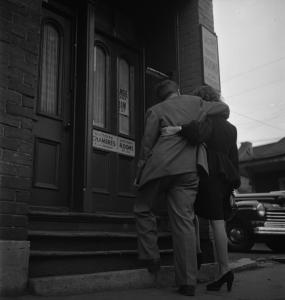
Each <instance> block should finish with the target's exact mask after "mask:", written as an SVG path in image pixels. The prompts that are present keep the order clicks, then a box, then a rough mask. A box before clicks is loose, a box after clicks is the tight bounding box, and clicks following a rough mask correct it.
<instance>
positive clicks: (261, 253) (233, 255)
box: [229, 243, 283, 261]
mask: <svg viewBox="0 0 285 300" xmlns="http://www.w3.org/2000/svg"><path fill="white" fill-rule="evenodd" d="M280 255H281V256H283V255H282V254H280V253H276V252H273V251H272V250H271V249H269V248H268V247H267V246H266V245H265V244H263V243H257V244H255V245H254V246H253V248H252V249H251V250H250V251H248V252H230V253H229V256H230V260H232V261H233V260H238V259H240V258H243V257H248V258H251V259H253V260H256V259H257V260H258V259H262V258H265V259H270V258H272V257H278V256H280Z"/></svg>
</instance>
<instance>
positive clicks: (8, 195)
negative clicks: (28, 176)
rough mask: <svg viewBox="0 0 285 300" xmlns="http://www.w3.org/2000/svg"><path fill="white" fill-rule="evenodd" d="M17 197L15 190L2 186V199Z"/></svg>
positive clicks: (0, 190) (0, 191) (11, 199)
mask: <svg viewBox="0 0 285 300" xmlns="http://www.w3.org/2000/svg"><path fill="white" fill-rule="evenodd" d="M15 197H16V194H15V191H14V190H10V189H5V188H2V187H1V188H0V199H1V200H8V201H14V200H15Z"/></svg>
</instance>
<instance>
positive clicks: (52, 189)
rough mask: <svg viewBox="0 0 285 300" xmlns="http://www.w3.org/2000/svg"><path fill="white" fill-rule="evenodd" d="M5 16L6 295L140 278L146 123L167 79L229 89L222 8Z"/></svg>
mask: <svg viewBox="0 0 285 300" xmlns="http://www.w3.org/2000/svg"><path fill="white" fill-rule="evenodd" d="M0 12H1V14H0V20H1V26H0V62H1V74H0V140H1V143H0V145H1V150H0V178H1V180H0V188H1V194H0V214H1V219H0V222H1V228H0V251H1V255H2V261H1V264H2V266H1V272H0V277H1V278H0V281H1V283H2V285H1V288H0V289H1V293H2V294H5V293H6V294H7V293H21V292H22V291H23V290H24V289H25V287H26V284H27V279H28V277H30V278H32V277H33V278H37V277H40V276H47V275H64V274H79V273H92V272H100V271H106V270H117V269H124V268H134V267H136V265H135V262H136V235H135V229H134V219H133V217H132V206H133V202H134V198H135V190H134V187H133V180H134V174H135V167H136V157H137V154H138V150H139V148H140V139H141V137H142V134H143V125H144V124H143V120H144V113H145V111H146V109H147V108H148V107H149V106H151V105H153V104H155V103H156V100H155V97H154V85H155V84H156V82H157V81H158V80H161V79H163V78H171V79H174V80H176V81H177V82H178V83H179V85H180V88H181V90H182V92H183V93H189V92H190V91H191V90H192V89H193V88H194V87H195V86H197V85H201V84H203V83H206V84H208V85H211V86H213V87H214V88H216V89H219V88H220V82H219V68H218V52H217V40H216V36H215V34H214V28H213V8H212V1H211V0H179V1H162V0H161V1H149V0H147V1H130V0H126V1H112V0H81V1H68V0H42V1H41V0H3V1H1V3H0ZM159 226H160V230H161V231H167V230H168V229H167V221H165V220H164V218H163V217H161V218H160V225H159ZM203 228H204V229H203ZM202 236H203V238H204V242H205V244H207V241H206V240H207V237H208V233H207V226H204V227H203V226H202ZM169 242H170V241H169V236H168V237H167V235H162V238H161V239H160V246H161V249H162V259H163V263H169V261H171V243H170V244H169ZM207 245H208V244H207ZM208 246H209V245H208ZM208 246H207V247H208ZM7 262H12V263H7ZM27 274H28V276H27ZM11 278H13V280H12V279H11Z"/></svg>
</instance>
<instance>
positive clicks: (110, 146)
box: [92, 129, 135, 157]
mask: <svg viewBox="0 0 285 300" xmlns="http://www.w3.org/2000/svg"><path fill="white" fill-rule="evenodd" d="M92 144H93V147H94V148H97V149H101V150H105V151H111V152H116V153H120V154H124V155H127V156H131V157H135V142H134V141H132V140H129V139H125V138H122V137H119V136H116V135H113V134H109V133H105V132H102V131H99V130H96V129H93V141H92Z"/></svg>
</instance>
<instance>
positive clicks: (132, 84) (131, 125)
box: [116, 54, 135, 139]
mask: <svg viewBox="0 0 285 300" xmlns="http://www.w3.org/2000/svg"><path fill="white" fill-rule="evenodd" d="M120 60H124V61H125V62H127V64H128V66H129V134H125V133H122V132H120V117H119V116H120V112H119V84H120V74H119V71H120ZM134 70H135V68H134V65H133V64H132V63H131V61H130V59H129V57H127V55H124V54H118V55H117V74H116V76H117V87H116V89H117V90H116V96H117V99H116V100H117V111H116V114H117V134H118V135H119V136H122V137H124V138H127V139H134V137H135V132H134V128H135V124H134V120H135V118H134V113H135V110H134V106H135V105H134V102H135V99H134V98H135V72H134Z"/></svg>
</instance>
